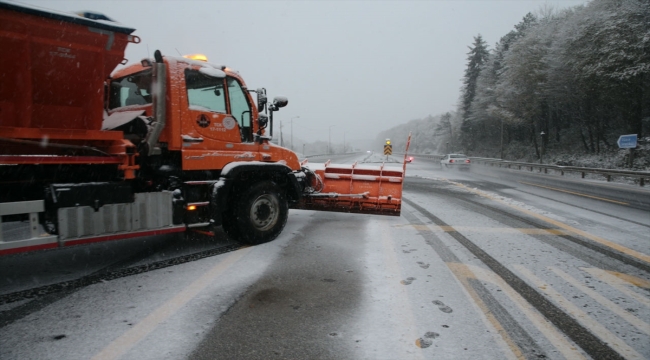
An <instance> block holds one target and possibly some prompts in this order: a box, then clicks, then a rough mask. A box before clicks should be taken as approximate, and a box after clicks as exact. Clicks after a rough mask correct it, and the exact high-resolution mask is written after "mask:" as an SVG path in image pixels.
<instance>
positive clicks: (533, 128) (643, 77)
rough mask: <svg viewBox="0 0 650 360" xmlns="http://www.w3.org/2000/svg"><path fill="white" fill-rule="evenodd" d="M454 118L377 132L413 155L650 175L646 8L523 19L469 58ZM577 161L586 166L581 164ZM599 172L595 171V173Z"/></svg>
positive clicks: (624, 5)
mask: <svg viewBox="0 0 650 360" xmlns="http://www.w3.org/2000/svg"><path fill="white" fill-rule="evenodd" d="M462 80H463V86H462V88H461V89H460V94H459V100H458V105H457V108H456V109H454V110H453V111H449V112H447V113H444V114H439V115H435V116H431V115H429V116H427V117H426V118H423V119H417V120H412V121H410V122H408V123H407V124H406V126H405V125H400V126H398V127H395V128H392V129H389V130H387V131H384V132H382V133H381V134H380V135H379V136H378V139H379V140H381V139H383V138H391V139H393V143H394V144H395V148H396V149H404V146H405V142H406V138H407V136H408V133H409V132H410V133H412V141H411V151H410V152H412V153H430V154H443V153H447V152H465V153H467V154H468V155H470V156H483V157H495V158H503V159H507V160H523V161H537V160H538V159H540V157H542V156H543V158H544V159H548V161H549V162H555V163H558V164H565V165H587V166H598V165H599V164H598V163H597V162H598V161H600V162H601V163H603V162H604V163H603V164H600V166H605V167H620V166H624V164H625V163H626V161H627V160H626V159H625V157H626V156H627V154H628V153H629V152H628V151H625V150H619V149H618V145H617V143H616V141H617V139H618V137H619V136H620V135H623V134H637V136H638V138H639V147H638V148H637V149H636V150H635V162H634V168H636V169H639V170H648V169H650V148H649V147H650V144H648V142H649V139H650V1H647V0H593V1H591V2H589V3H588V4H586V5H583V6H578V7H573V8H569V9H564V10H559V11H557V10H554V9H553V8H550V7H543V8H541V9H540V10H539V11H537V12H536V13H535V14H533V13H529V14H527V15H526V16H525V17H524V18H523V19H522V21H521V22H520V23H519V24H516V25H515V26H514V29H513V30H512V31H510V32H509V33H507V34H505V35H504V36H503V37H502V38H501V39H500V40H499V42H497V43H496V44H495V45H494V46H493V47H490V46H488V44H486V42H485V41H484V40H483V38H482V37H481V35H480V34H478V35H477V36H476V37H474V39H473V43H472V44H471V45H470V46H469V52H468V53H467V63H466V70H465V73H464V76H463V78H462ZM581 159H583V160H584V159H588V160H586V163H585V161H581ZM594 162H596V163H594Z"/></svg>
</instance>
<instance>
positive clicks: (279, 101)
mask: <svg viewBox="0 0 650 360" xmlns="http://www.w3.org/2000/svg"><path fill="white" fill-rule="evenodd" d="M287 104H289V99H287V98H286V97H284V96H276V97H274V98H273V106H274V107H275V108H276V109H279V108H282V107H285V106H287Z"/></svg>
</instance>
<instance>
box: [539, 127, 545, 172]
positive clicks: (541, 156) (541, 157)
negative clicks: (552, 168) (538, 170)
mask: <svg viewBox="0 0 650 360" xmlns="http://www.w3.org/2000/svg"><path fill="white" fill-rule="evenodd" d="M544 135H546V134H544V131H542V132H541V133H540V134H539V137H540V138H541V139H542V143H541V144H540V150H539V163H540V164H543V163H544Z"/></svg>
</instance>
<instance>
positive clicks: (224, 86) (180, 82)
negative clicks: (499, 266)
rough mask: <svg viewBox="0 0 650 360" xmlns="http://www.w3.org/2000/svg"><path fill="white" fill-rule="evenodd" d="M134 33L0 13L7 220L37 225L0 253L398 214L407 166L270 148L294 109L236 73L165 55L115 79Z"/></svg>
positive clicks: (72, 19) (0, 139)
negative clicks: (321, 214)
mask: <svg viewBox="0 0 650 360" xmlns="http://www.w3.org/2000/svg"><path fill="white" fill-rule="evenodd" d="M133 31H134V29H132V28H129V27H126V26H123V25H120V24H118V23H114V22H112V21H109V19H107V18H102V17H97V14H90V15H88V14H85V16H80V15H75V14H68V13H60V12H55V11H50V10H47V9H42V8H38V7H31V6H24V5H17V4H13V3H6V2H3V1H0V48H1V49H2V54H1V55H0V175H1V176H0V215H2V216H3V219H5V220H6V219H13V218H16V217H20V216H26V215H27V214H29V216H30V223H31V225H32V236H31V238H28V239H22V240H20V241H11V242H10V241H6V239H3V238H2V232H1V231H0V255H1V254H9V253H15V252H22V251H29V250H37V249H46V248H52V247H61V246H68V245H76V244H83V243H88V242H94V241H105V240H115V239H123V238H128V237H135V236H143V235H153V234H162V233H165V232H179V231H185V230H186V229H193V228H197V227H203V226H214V225H223V227H224V230H226V232H227V233H228V234H229V235H232V236H233V237H235V238H239V239H240V240H242V241H247V242H250V243H260V242H264V241H270V240H272V239H273V238H274V237H276V236H277V235H278V234H279V232H280V231H281V230H282V228H283V227H284V223H285V222H286V214H287V212H288V211H287V209H288V208H294V209H307V210H325V211H338V212H356V213H366V214H383V215H393V216H398V215H399V214H400V209H401V193H402V182H403V178H404V168H401V167H389V166H384V165H381V166H370V165H366V164H361V165H358V164H354V165H334V164H330V163H329V162H328V163H326V164H307V162H306V161H303V162H302V163H301V162H299V159H298V157H297V155H296V154H295V153H294V152H292V151H290V150H288V149H285V148H282V147H280V146H277V145H274V144H273V143H271V142H270V141H269V140H270V139H271V136H270V135H272V129H273V113H274V112H275V111H278V110H279V108H280V107H283V106H285V105H286V104H287V100H286V99H285V98H282V97H279V98H276V99H274V101H273V102H272V103H270V104H267V103H266V90H264V89H257V90H249V89H248V88H247V86H246V84H245V82H244V79H243V78H242V77H241V76H240V75H239V73H237V72H236V71H233V70H231V69H229V68H227V67H225V66H219V65H213V64H210V63H208V62H204V61H197V60H192V59H187V58H184V57H173V56H162V55H161V54H160V52H156V54H155V56H154V58H153V59H143V61H142V62H141V63H136V64H133V65H130V66H127V67H124V68H121V69H119V70H115V71H114V69H115V68H116V67H117V66H118V65H119V64H125V63H126V60H125V59H124V51H125V49H126V46H127V44H129V43H138V42H139V41H140V39H139V38H138V37H137V36H134V35H132V32H133ZM111 72H112V74H111ZM251 92H253V93H257V96H258V98H257V103H256V101H254V99H253V97H252V96H251ZM132 98H135V100H136V101H132V100H131V99H132ZM214 104H220V105H219V106H213V105H214ZM267 112H268V114H269V115H266V114H267ZM269 116H270V118H269ZM251 189H253V190H251ZM256 189H257V190H256ZM251 191H252V193H251ZM255 191H258V193H255ZM247 206H248V207H247ZM152 208H155V209H152ZM17 209H18V210H17ZM20 209H22V210H20ZM19 210H20V211H19ZM154 210H155V214H156V215H155V216H154V215H152V214H153V213H154ZM21 211H22V212H21ZM249 215H250V217H251V218H252V219H242V218H247V217H248V216H249ZM152 216H153V217H152ZM122 217H124V219H126V220H124V219H123V220H119V221H118V220H110V219H118V218H119V219H122ZM102 218H103V219H104V220H106V219H109V220H110V221H113V222H112V223H107V222H106V221H104V222H102V221H103V220H101V219H102ZM160 219H167V220H160ZM3 221H4V220H3ZM107 221H108V220H107ZM110 221H109V222H110ZM37 224H40V226H42V227H43V228H44V229H46V230H47V231H48V232H49V233H50V236H45V235H46V234H45V235H44V234H41V235H38V234H36V233H34V231H36V230H35V229H36V228H37ZM88 224H90V225H88ZM0 225H1V223H0ZM249 228H251V229H256V230H250V229H249Z"/></svg>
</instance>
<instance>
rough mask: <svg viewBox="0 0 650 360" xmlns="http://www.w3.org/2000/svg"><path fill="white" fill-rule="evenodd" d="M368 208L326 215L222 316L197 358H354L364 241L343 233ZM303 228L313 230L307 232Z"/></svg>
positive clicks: (294, 242)
mask: <svg viewBox="0 0 650 360" xmlns="http://www.w3.org/2000/svg"><path fill="white" fill-rule="evenodd" d="M365 217H366V216H365V215H350V216H348V217H346V219H345V220H341V217H340V216H337V215H326V214H325V215H324V216H322V219H321V220H319V222H318V224H315V225H313V226H312V228H305V229H303V232H302V233H299V234H296V235H295V237H294V239H293V240H292V241H291V242H289V244H288V245H287V246H286V247H285V248H284V249H283V251H282V253H281V255H280V257H279V259H278V261H276V262H274V263H273V264H271V265H270V266H269V268H268V269H267V271H266V272H265V275H264V276H263V277H262V278H260V279H259V280H258V281H257V282H256V283H254V284H253V285H252V286H250V287H249V288H248V289H247V291H245V293H244V294H243V295H242V297H241V298H240V299H239V300H238V301H237V302H236V303H235V304H234V305H233V306H232V307H231V308H230V309H229V310H228V311H227V312H226V313H225V314H224V315H222V316H221V318H220V319H219V321H218V322H217V324H216V326H215V327H214V328H213V329H212V330H211V332H210V333H208V334H207V335H206V336H205V338H204V340H203V341H202V342H201V343H200V345H199V346H198V347H197V348H196V350H195V351H194V353H193V354H191V355H190V356H189V358H190V359H316V358H317V359H342V358H347V359H350V358H354V357H355V356H354V353H353V349H354V347H355V345H356V344H357V342H358V341H360V340H359V339H357V338H355V337H354V335H353V334H355V333H359V332H360V331H362V329H358V328H357V325H356V324H357V323H358V321H357V320H356V319H355V316H356V315H355V309H356V308H358V307H359V306H360V302H361V297H360V295H361V291H360V287H361V286H362V285H363V283H364V275H363V273H362V271H361V270H362V269H360V266H361V264H362V263H361V262H360V261H357V260H356V259H359V258H360V257H361V256H362V253H363V251H364V247H365V246H366V242H365V241H359V239H350V238H348V237H345V236H339V234H338V233H339V232H341V233H344V231H345V230H347V233H348V234H349V233H354V232H350V231H349V229H351V228H352V229H354V228H357V227H358V226H359V225H360V223H362V222H363V220H364V218H365ZM302 234H309V237H304V236H303V235H302Z"/></svg>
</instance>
